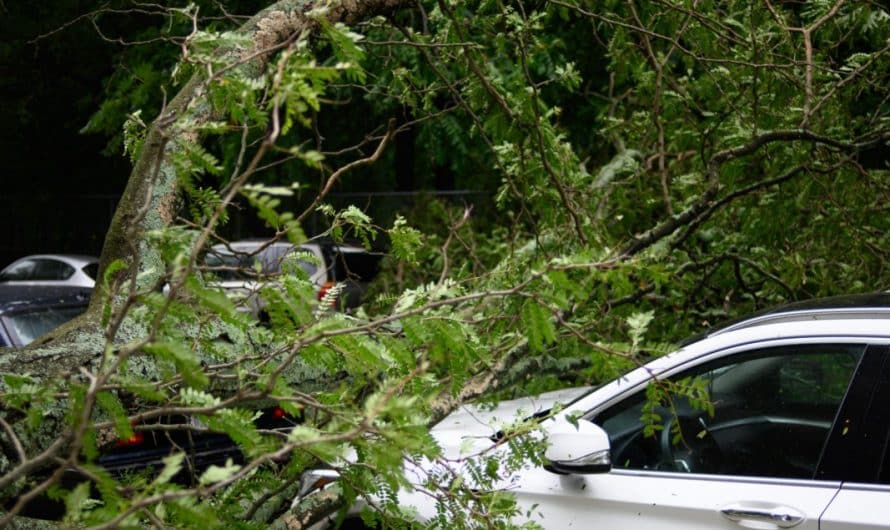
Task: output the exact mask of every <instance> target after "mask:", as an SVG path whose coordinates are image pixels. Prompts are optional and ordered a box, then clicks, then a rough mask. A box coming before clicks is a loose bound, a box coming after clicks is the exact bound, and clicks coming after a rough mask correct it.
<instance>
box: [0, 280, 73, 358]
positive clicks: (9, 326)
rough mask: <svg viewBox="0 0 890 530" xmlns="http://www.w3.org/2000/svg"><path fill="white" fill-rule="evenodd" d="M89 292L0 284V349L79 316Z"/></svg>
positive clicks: (32, 337) (54, 286) (19, 342)
mask: <svg viewBox="0 0 890 530" xmlns="http://www.w3.org/2000/svg"><path fill="white" fill-rule="evenodd" d="M90 293H91V290H90V289H87V288H83V287H72V286H60V285H31V284H24V285H22V284H18V283H15V284H0V347H22V346H26V345H28V344H29V343H30V342H31V341H33V340H34V339H36V338H37V337H40V336H41V335H45V334H46V333H49V332H50V331H52V330H53V329H55V328H57V327H59V326H60V325H62V324H64V323H65V322H67V321H69V320H71V319H72V318H74V317H76V316H78V315H80V314H81V313H83V312H84V311H86V309H87V305H89V301H90Z"/></svg>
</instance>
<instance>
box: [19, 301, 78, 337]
mask: <svg viewBox="0 0 890 530" xmlns="http://www.w3.org/2000/svg"><path fill="white" fill-rule="evenodd" d="M84 310H86V307H85V306H82V307H62V308H54V309H44V310H40V311H32V312H30V313H16V314H10V315H6V316H4V317H3V319H4V320H5V321H6V326H7V329H10V330H11V331H12V333H13V334H14V335H15V336H16V338H17V339H18V343H19V344H20V345H22V346H26V345H27V344H30V343H31V342H32V341H33V340H34V339H36V338H37V337H40V336H41V335H45V334H46V333H49V332H50V331H52V330H53V329H55V328H57V327H59V326H60V325H62V324H64V323H65V322H68V321H69V320H71V319H72V318H74V317H76V316H77V315H79V314H81V313H83V312H84Z"/></svg>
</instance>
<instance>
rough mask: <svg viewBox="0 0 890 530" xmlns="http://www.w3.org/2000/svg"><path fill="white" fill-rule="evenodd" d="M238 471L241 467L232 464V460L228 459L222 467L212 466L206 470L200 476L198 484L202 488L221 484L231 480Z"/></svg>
mask: <svg viewBox="0 0 890 530" xmlns="http://www.w3.org/2000/svg"><path fill="white" fill-rule="evenodd" d="M240 469H241V466H239V465H235V464H233V463H232V459H231V458H229V459H227V460H226V463H225V465H223V466H217V465H212V466H210V467H209V468H207V471H205V472H204V473H202V474H201V478H199V479H198V483H200V484H201V485H202V486H207V485H209V484H216V483H217V482H222V481H223V480H227V479H229V478H231V477H232V476H233V475H235V473H237V472H238V471H239V470H240Z"/></svg>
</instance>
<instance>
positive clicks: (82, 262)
mask: <svg viewBox="0 0 890 530" xmlns="http://www.w3.org/2000/svg"><path fill="white" fill-rule="evenodd" d="M98 272H99V259H98V258H96V257H94V256H80V255H73V254H35V255H33V256H26V257H24V258H20V259H17V260H15V261H13V262H12V263H10V264H9V265H7V266H6V268H4V269H3V270H2V271H0V283H8V284H16V285H70V286H73V287H87V288H90V289H92V288H93V286H94V285H95V284H96V275H97V273H98Z"/></svg>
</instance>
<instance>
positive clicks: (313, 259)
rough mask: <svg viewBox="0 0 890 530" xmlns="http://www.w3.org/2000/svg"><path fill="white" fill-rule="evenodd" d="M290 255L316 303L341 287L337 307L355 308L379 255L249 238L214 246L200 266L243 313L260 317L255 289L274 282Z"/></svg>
mask: <svg viewBox="0 0 890 530" xmlns="http://www.w3.org/2000/svg"><path fill="white" fill-rule="evenodd" d="M289 256H295V257H296V264H297V265H298V266H299V267H300V268H301V269H303V271H304V272H305V273H306V275H307V276H308V278H309V281H310V282H311V283H312V284H313V285H314V286H315V290H316V296H317V299H318V300H319V301H320V300H322V299H323V298H324V297H325V295H326V294H327V292H328V291H329V290H330V289H331V288H333V287H334V286H335V285H337V284H341V285H340V287H339V296H338V298H337V300H336V302H335V303H336V305H337V307H338V308H340V309H348V308H352V307H356V306H357V305H359V303H360V302H361V297H362V295H363V294H364V291H365V287H366V286H367V283H368V282H369V281H371V279H373V277H374V276H375V275H376V274H377V269H378V265H379V262H380V258H381V255H380V254H377V253H373V252H369V251H367V250H365V249H364V248H362V247H357V246H349V245H337V244H333V243H326V242H322V243H319V242H312V243H304V244H302V245H296V246H295V245H292V244H291V243H289V242H282V241H276V242H272V243H270V242H269V241H268V240H260V239H248V240H243V241H235V242H233V243H229V244H219V245H214V246H213V247H211V249H210V251H209V252H208V253H207V255H206V257H205V259H204V266H205V269H206V270H208V271H209V272H211V273H212V274H213V275H215V277H216V279H217V284H218V285H219V286H221V287H222V288H223V289H225V290H226V291H227V292H228V293H229V294H230V295H231V296H232V298H233V299H235V300H237V301H239V303H241V304H242V306H241V307H242V308H243V309H244V311H249V312H251V313H254V314H257V315H259V314H260V313H261V312H262V308H263V302H262V301H261V300H260V299H259V298H258V296H257V294H258V291H259V288H260V287H261V286H263V285H268V284H269V282H274V281H275V279H276V277H278V276H279V275H280V274H281V273H282V263H283V262H284V260H285V259H286V258H288V257H289Z"/></svg>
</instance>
